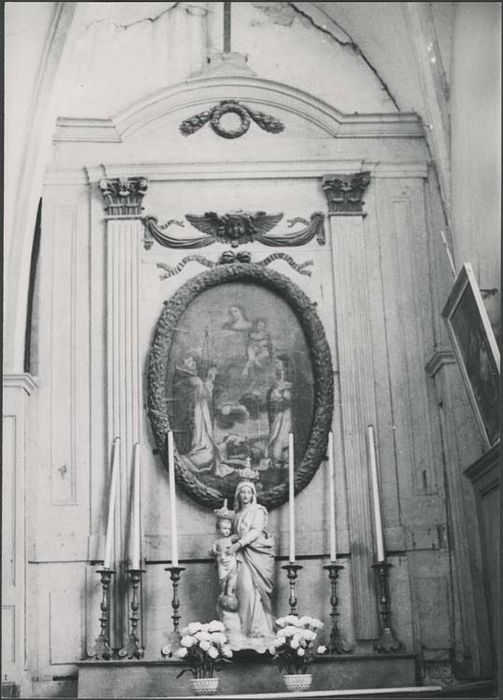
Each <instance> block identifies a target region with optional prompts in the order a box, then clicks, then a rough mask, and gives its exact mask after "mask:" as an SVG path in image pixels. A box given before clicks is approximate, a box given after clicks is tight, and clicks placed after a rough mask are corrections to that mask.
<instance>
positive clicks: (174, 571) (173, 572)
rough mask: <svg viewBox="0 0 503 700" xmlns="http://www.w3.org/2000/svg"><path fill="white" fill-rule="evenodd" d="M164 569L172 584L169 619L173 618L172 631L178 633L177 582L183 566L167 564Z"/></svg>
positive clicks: (178, 603)
mask: <svg viewBox="0 0 503 700" xmlns="http://www.w3.org/2000/svg"><path fill="white" fill-rule="evenodd" d="M165 571H169V576H170V578H171V583H172V584H173V598H172V600H171V607H172V608H173V615H172V616H171V619H172V620H173V633H174V635H178V626H179V622H180V613H179V612H178V611H179V609H180V599H179V598H178V584H179V582H180V576H181V574H182V571H185V568H184V567H183V566H168V567H167V568H166V569H165Z"/></svg>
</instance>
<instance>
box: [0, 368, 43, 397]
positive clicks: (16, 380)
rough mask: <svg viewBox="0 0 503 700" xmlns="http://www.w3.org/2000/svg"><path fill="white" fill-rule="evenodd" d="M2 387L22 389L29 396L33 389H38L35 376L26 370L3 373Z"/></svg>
mask: <svg viewBox="0 0 503 700" xmlns="http://www.w3.org/2000/svg"><path fill="white" fill-rule="evenodd" d="M3 388H4V389H24V391H26V393H27V394H28V396H29V395H30V394H31V393H32V392H33V391H35V389H38V382H37V380H36V379H35V377H33V376H32V375H31V374H28V373H27V372H24V373H20V374H4V375H3Z"/></svg>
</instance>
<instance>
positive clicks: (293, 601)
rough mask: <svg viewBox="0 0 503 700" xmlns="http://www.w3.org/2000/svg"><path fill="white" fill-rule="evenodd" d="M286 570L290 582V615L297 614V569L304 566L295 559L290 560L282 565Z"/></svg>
mask: <svg viewBox="0 0 503 700" xmlns="http://www.w3.org/2000/svg"><path fill="white" fill-rule="evenodd" d="M281 568H282V569H285V570H286V575H287V576H288V581H289V584H290V597H289V598H288V605H289V606H290V615H296V614H297V597H296V595H295V581H296V580H297V571H299V570H300V569H302V568H304V567H303V566H302V565H301V564H296V563H295V562H293V561H290V562H288V564H285V566H282V567H281Z"/></svg>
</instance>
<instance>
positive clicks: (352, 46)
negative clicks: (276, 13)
mask: <svg viewBox="0 0 503 700" xmlns="http://www.w3.org/2000/svg"><path fill="white" fill-rule="evenodd" d="M288 5H289V6H290V7H291V8H292V9H293V10H295V12H297V13H298V14H299V15H300V16H301V17H304V18H305V19H307V20H308V22H310V24H311V25H312V26H313V27H314V28H315V29H318V30H319V31H320V32H323V34H327V35H328V36H329V37H330V38H331V39H333V40H334V41H335V42H337V44H339V46H343V47H344V48H349V49H351V50H352V51H354V52H355V53H356V54H357V55H358V56H359V57H360V58H361V59H362V60H363V61H364V62H365V63H366V64H367V66H368V67H369V68H370V70H371V71H372V72H373V73H374V74H375V76H376V78H377V79H378V81H379V82H380V83H381V86H382V88H383V90H384V91H385V92H386V94H387V95H388V97H389V98H390V100H391V101H392V102H393V104H394V105H395V107H396V109H397V111H398V112H400V107H399V106H398V102H397V101H396V99H395V98H394V96H393V94H392V92H391V90H390V89H389V87H388V85H387V84H386V82H385V81H384V79H383V78H382V77H381V75H379V72H378V70H377V68H376V67H375V66H374V65H372V63H371V62H370V61H369V59H368V58H367V57H366V56H365V54H364V53H363V51H362V49H361V48H360V47H359V46H358V44H357V43H356V42H355V41H353V39H352V38H351V36H350V35H349V34H348V32H347V31H346V30H345V29H344V27H341V25H340V24H339V23H338V22H336V20H334V19H333V18H332V17H331V18H330V20H331V21H332V22H333V23H334V24H335V25H336V26H337V27H338V28H339V29H340V30H341V31H342V32H344V34H345V35H346V36H347V37H348V39H349V41H341V40H340V39H339V37H337V36H336V35H335V34H333V33H332V32H331V31H330V30H329V29H326V27H322V26H321V25H319V24H318V23H317V22H315V21H314V19H313V18H312V17H311V15H309V14H308V13H307V12H304V10H301V9H300V8H299V7H297V6H296V5H295V3H294V2H289V3H288Z"/></svg>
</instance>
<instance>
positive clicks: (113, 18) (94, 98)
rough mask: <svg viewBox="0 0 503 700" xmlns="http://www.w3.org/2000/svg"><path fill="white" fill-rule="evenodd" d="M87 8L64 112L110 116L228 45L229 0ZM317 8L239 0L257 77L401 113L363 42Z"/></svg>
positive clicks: (243, 35)
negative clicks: (224, 42) (321, 15)
mask: <svg viewBox="0 0 503 700" xmlns="http://www.w3.org/2000/svg"><path fill="white" fill-rule="evenodd" d="M83 5H84V7H83V10H82V12H81V16H80V18H79V22H80V32H79V39H78V42H77V43H76V45H75V46H74V47H73V55H72V56H71V58H70V65H69V66H67V75H68V79H67V85H66V87H65V89H64V91H63V93H64V95H65V104H64V106H63V112H62V116H75V117H82V116H93V117H109V116H111V115H113V114H116V113H117V112H119V111H120V110H122V109H124V108H125V107H127V106H129V104H131V103H132V102H133V101H135V100H137V99H141V98H143V97H145V96H146V95H148V94H149V93H152V92H155V91H156V90H161V89H163V88H165V87H168V86H170V85H174V84H176V83H179V82H182V81H184V80H187V79H190V78H191V77H194V76H197V75H198V73H199V72H200V71H201V70H202V69H203V68H204V66H205V65H206V58H207V56H208V55H209V54H211V53H213V52H214V51H218V50H221V49H222V46H221V40H222V39H221V37H222V26H221V25H222V23H223V14H222V6H223V3H187V2H175V3H141V4H139V6H138V4H136V3H133V4H130V3H83ZM97 5H98V7H97ZM131 5H133V6H131ZM306 5H308V6H309V7H308V8H307V9H306V7H305V6H306ZM311 5H312V3H292V2H280V3H246V2H245V3H236V4H234V5H233V6H232V28H231V42H232V51H236V52H239V53H242V54H245V55H246V56H247V57H248V65H249V66H250V68H251V69H252V70H253V71H255V73H256V74H257V75H258V76H259V77H263V78H269V79H271V80H275V81H278V82H284V83H286V84H287V85H291V86H293V87H297V88H300V89H303V90H305V91H306V92H310V93H312V94H314V95H315V96H316V97H319V98H321V99H323V100H324V101H326V102H328V103H329V104H331V105H332V106H334V107H336V108H337V109H338V110H339V111H341V112H344V113H354V112H359V113H365V112H374V113H375V112H395V111H396V110H397V103H396V100H395V98H394V96H393V95H392V94H391V91H390V89H389V88H388V87H387V86H386V85H385V83H384V81H383V80H382V78H381V76H380V75H379V74H378V72H377V71H376V70H375V68H374V67H373V66H372V65H371V64H370V62H369V61H368V60H367V58H366V57H365V55H364V53H363V51H362V50H361V48H360V47H359V46H357V45H356V44H355V42H354V41H353V40H352V38H351V37H348V36H347V35H346V34H345V33H344V32H343V30H341V28H340V27H337V26H336V24H334V23H333V22H331V21H328V20H327V21H326V22H323V21H322V19H321V20H320V18H319V17H318V15H319V13H318V15H317V14H316V13H315V12H312V11H311V9H312V8H311V9H310V6H311Z"/></svg>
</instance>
